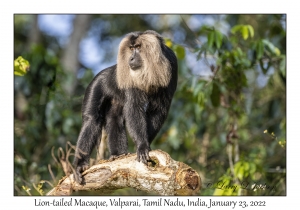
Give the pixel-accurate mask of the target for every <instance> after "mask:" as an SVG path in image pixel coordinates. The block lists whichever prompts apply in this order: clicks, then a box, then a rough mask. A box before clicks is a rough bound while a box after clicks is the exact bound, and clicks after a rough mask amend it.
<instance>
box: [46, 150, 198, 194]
mask: <svg viewBox="0 0 300 210" xmlns="http://www.w3.org/2000/svg"><path fill="white" fill-rule="evenodd" d="M150 157H151V159H152V161H153V162H152V163H150V162H149V163H148V166H146V165H144V164H143V163H140V162H138V161H136V154H129V155H126V156H125V155H124V156H120V157H118V158H117V159H116V160H113V161H112V160H103V161H101V162H100V163H99V164H97V165H94V166H92V167H91V168H89V169H88V170H86V171H84V172H83V173H82V174H83V177H84V184H83V185H80V184H78V183H76V182H75V180H74V177H73V174H71V175H69V176H66V177H64V178H63V179H61V180H60V181H59V183H58V185H57V186H56V187H55V188H53V189H52V190H51V191H50V192H49V193H48V194H47V195H71V194H72V192H73V191H98V192H99V195H104V194H109V193H111V192H113V191H114V190H116V189H122V188H126V187H131V188H135V189H138V190H141V191H145V192H151V193H156V194H158V195H195V194H197V193H198V192H199V190H200V188H201V178H200V176H199V174H198V173H197V172H196V171H195V170H194V169H192V168H191V167H189V166H188V165H186V164H184V163H182V162H178V161H175V160H173V159H172V158H171V157H170V155H169V154H168V153H166V152H163V151H161V150H154V151H151V152H150Z"/></svg>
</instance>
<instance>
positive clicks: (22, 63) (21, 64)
mask: <svg viewBox="0 0 300 210" xmlns="http://www.w3.org/2000/svg"><path fill="white" fill-rule="evenodd" d="M29 67H30V65H29V62H28V61H27V60H25V59H24V58H22V56H19V57H18V58H17V59H15V60H14V75H17V76H24V75H25V74H26V73H27V71H29Z"/></svg>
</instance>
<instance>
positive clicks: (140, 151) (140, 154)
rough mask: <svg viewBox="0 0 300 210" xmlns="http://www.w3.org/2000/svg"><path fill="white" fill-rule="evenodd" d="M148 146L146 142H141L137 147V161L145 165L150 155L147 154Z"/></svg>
mask: <svg viewBox="0 0 300 210" xmlns="http://www.w3.org/2000/svg"><path fill="white" fill-rule="evenodd" d="M150 150H151V149H150V147H149V146H148V145H146V144H141V145H140V146H138V148H137V151H136V153H137V161H139V162H142V163H144V164H145V165H147V162H148V161H151V159H150V156H149V151H150Z"/></svg>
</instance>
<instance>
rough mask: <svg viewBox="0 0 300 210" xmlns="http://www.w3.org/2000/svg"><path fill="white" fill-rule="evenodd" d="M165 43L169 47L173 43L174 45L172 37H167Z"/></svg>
mask: <svg viewBox="0 0 300 210" xmlns="http://www.w3.org/2000/svg"><path fill="white" fill-rule="evenodd" d="M165 44H166V45H167V46H168V47H170V48H171V47H172V45H173V43H172V41H171V40H170V39H166V40H165Z"/></svg>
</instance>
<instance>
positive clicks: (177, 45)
mask: <svg viewBox="0 0 300 210" xmlns="http://www.w3.org/2000/svg"><path fill="white" fill-rule="evenodd" d="M148 29H151V30H155V31H157V32H159V33H160V34H162V35H163V36H164V37H165V42H166V44H167V45H168V46H169V47H171V48H172V49H173V50H174V52H175V53H176V55H177V58H178V62H179V80H178V88H177V92H176V94H175V97H174V99H173V102H172V106H171V110H170V112H169V116H168V119H167V121H166V123H165V124H164V126H163V128H162V130H161V132H160V133H159V135H158V136H157V138H156V140H155V141H154V142H153V144H152V149H162V150H164V151H166V152H168V153H169V154H170V155H171V157H172V158H173V159H175V160H178V161H182V162H185V163H186V164H188V165H190V166H191V167H193V168H194V169H196V170H197V171H198V172H199V174H200V176H201V178H202V181H203V186H202V191H201V193H200V194H199V195H286V58H285V55H286V16H285V15H281V14H276V15H271V14H268V15H259V14H256V15H249V14H248V15H28V14H26V15H20V14H19V15H15V16H14V59H17V58H18V57H19V56H22V58H24V59H25V60H27V61H28V62H29V64H30V70H29V71H28V72H27V73H26V74H25V75H23V74H22V73H20V69H18V71H19V73H15V77H14V194H15V195H43V194H44V193H45V192H47V191H48V190H49V189H51V188H52V185H55V184H57V182H58V181H59V179H61V178H62V177H63V176H64V170H63V168H62V166H61V164H60V163H59V162H60V161H70V162H72V161H73V156H72V154H73V151H72V145H75V144H76V141H77V136H78V134H79V131H80V127H81V102H82V99H83V95H84V91H85V88H86V87H87V85H88V84H89V83H90V82H91V80H92V78H93V77H94V76H95V74H97V73H98V72H99V71H101V69H104V68H106V67H108V66H110V65H113V64H115V62H116V56H117V51H118V44H119V42H120V40H121V39H122V38H123V37H124V35H125V34H127V33H129V32H132V31H144V30H148ZM22 58H21V59H22ZM25 64H26V65H27V64H28V63H26V61H25ZM18 68H19V67H18ZM15 71H16V70H15ZM68 142H69V143H68ZM134 151H135V149H134V144H133V143H132V142H130V152H134ZM108 156H109V153H108V151H107V150H105V151H104V158H107V157H108ZM66 158H67V159H66ZM92 194H93V195H97V193H96V192H93V193H92ZM114 195H147V194H146V193H144V192H136V191H135V190H133V189H123V190H118V191H116V192H115V193H114Z"/></svg>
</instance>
